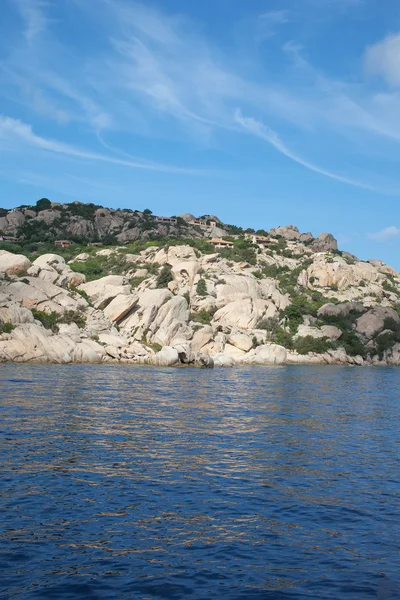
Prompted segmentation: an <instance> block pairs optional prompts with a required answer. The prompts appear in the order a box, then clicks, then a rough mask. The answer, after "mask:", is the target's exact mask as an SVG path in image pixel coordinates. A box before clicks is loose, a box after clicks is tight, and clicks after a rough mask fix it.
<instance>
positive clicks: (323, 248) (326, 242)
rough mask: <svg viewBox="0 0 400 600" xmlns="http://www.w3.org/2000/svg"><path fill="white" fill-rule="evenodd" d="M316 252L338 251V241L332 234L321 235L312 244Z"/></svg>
mask: <svg viewBox="0 0 400 600" xmlns="http://www.w3.org/2000/svg"><path fill="white" fill-rule="evenodd" d="M311 248H312V250H313V251H314V252H332V251H336V250H337V249H338V243H337V239H336V238H334V237H333V235H332V234H331V233H320V234H319V236H318V237H317V238H316V239H315V240H314V241H313V243H312V244H311Z"/></svg>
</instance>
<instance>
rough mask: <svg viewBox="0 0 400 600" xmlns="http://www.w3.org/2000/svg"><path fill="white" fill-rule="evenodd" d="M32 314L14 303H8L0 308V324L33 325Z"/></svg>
mask: <svg viewBox="0 0 400 600" xmlns="http://www.w3.org/2000/svg"><path fill="white" fill-rule="evenodd" d="M34 321H35V319H34V318H33V315H32V312H31V311H30V310H28V309H27V308H24V307H23V306H20V305H19V304H18V303H16V302H9V303H7V304H6V305H5V306H0V323H11V324H12V325H20V324H22V323H34Z"/></svg>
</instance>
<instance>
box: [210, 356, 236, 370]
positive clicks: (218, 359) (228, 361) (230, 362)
mask: <svg viewBox="0 0 400 600" xmlns="http://www.w3.org/2000/svg"><path fill="white" fill-rule="evenodd" d="M213 359H214V366H215V367H233V366H234V365H235V364H236V361H235V359H234V358H233V357H232V356H227V355H226V354H223V353H220V354H217V355H216V356H214V357H213Z"/></svg>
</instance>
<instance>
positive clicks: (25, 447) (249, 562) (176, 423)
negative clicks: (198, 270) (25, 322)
mask: <svg viewBox="0 0 400 600" xmlns="http://www.w3.org/2000/svg"><path fill="white" fill-rule="evenodd" d="M0 374H1V380H2V381H1V387H0V411H1V413H0V415H1V421H0V428H1V436H0V468H1V480H0V493H1V505H0V507H1V512H0V597H1V598H7V599H8V598H10V599H12V600H22V599H23V600H27V599H29V600H31V599H45V598H46V599H50V600H67V599H71V600H72V599H74V600H81V599H82V600H91V599H106V598H107V599H109V598H129V599H140V600H159V599H167V598H168V599H172V600H174V599H181V598H185V599H189V600H203V599H204V600H206V599H207V600H208V599H210V598H223V599H226V600H263V599H274V600H275V599H276V600H286V599H302V598H307V599H325V598H326V599H335V600H338V599H345V600H358V599H360V600H365V599H367V598H378V599H380V600H385V599H386V598H400V583H399V581H400V577H399V573H400V536H399V523H400V510H399V509H400V498H399V491H400V487H399V475H400V464H399V462H400V461H399V458H400V452H399V443H400V425H399V423H400V398H399V389H400V369H395V368H392V369H391V368H360V369H356V368H349V367H303V366H301V367H296V366H292V367H283V368H272V367H271V368H265V367H260V368H257V367H243V368H236V369H215V370H213V371H208V370H207V371H202V370H194V369H155V368H151V367H124V366H116V367H112V366H80V365H75V366H53V365H33V366H29V365H0Z"/></svg>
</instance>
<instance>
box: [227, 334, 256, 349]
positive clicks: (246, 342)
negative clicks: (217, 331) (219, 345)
mask: <svg viewBox="0 0 400 600" xmlns="http://www.w3.org/2000/svg"><path fill="white" fill-rule="evenodd" d="M228 343H229V344H231V345H232V346H235V347H236V348H239V350H244V352H248V351H249V350H251V348H252V347H253V340H252V338H251V337H250V336H249V335H246V334H245V333H236V334H234V335H230V336H229V338H228Z"/></svg>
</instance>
